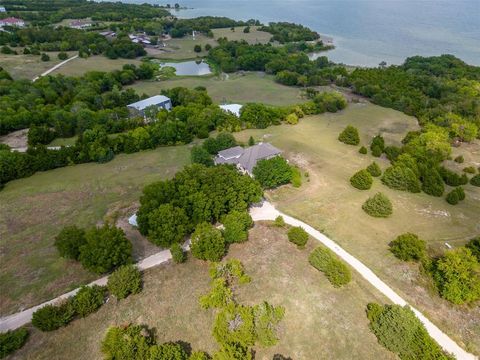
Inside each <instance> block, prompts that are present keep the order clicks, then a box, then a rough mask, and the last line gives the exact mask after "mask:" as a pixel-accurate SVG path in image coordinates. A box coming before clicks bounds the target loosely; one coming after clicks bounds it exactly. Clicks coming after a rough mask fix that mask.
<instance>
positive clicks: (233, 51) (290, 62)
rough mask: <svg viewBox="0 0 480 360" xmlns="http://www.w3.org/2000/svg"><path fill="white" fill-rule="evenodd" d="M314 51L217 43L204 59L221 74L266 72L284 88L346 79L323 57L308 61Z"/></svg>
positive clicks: (307, 46)
mask: <svg viewBox="0 0 480 360" xmlns="http://www.w3.org/2000/svg"><path fill="white" fill-rule="evenodd" d="M318 47H319V45H310V44H305V43H300V44H289V45H286V46H273V45H271V44H265V45H263V44H255V45H250V44H248V43H247V42H246V41H228V40H226V39H219V46H217V47H215V48H213V49H212V50H210V51H209V55H208V58H209V60H210V61H211V62H212V63H214V64H216V65H217V66H218V67H219V68H220V69H221V70H222V71H224V72H235V71H238V70H246V71H266V72H267V73H269V74H274V75H276V79H277V81H278V82H280V83H282V84H285V85H299V86H316V85H326V84H329V83H331V82H333V81H335V80H336V79H337V78H338V77H343V76H346V75H347V71H346V69H345V68H344V67H343V66H338V65H336V64H333V63H331V62H329V61H328V59H327V58H326V57H319V58H318V59H316V60H313V61H310V59H309V57H308V55H307V53H309V52H312V51H318V50H319V49H318Z"/></svg>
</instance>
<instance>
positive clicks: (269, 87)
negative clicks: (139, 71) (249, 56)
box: [132, 73, 305, 105]
mask: <svg viewBox="0 0 480 360" xmlns="http://www.w3.org/2000/svg"><path fill="white" fill-rule="evenodd" d="M176 86H184V87H188V88H194V87H196V86H204V87H205V88H206V89H207V91H208V94H209V95H210V96H211V97H212V99H213V101H214V102H215V103H218V104H220V103H241V104H244V103H248V102H261V103H265V104H271V105H291V104H296V103H299V102H303V101H305V99H303V98H302V97H301V90H300V88H295V87H290V86H285V85H281V84H278V83H276V82H275V81H274V80H273V76H270V75H266V74H264V73H246V74H244V75H241V74H231V75H229V78H228V79H226V80H224V79H220V78H218V77H215V76H210V77H177V78H173V79H170V80H165V81H141V82H137V83H135V84H134V85H133V86H132V87H133V88H134V89H135V90H136V91H137V92H138V93H140V94H142V93H146V94H147V95H150V96H153V95H157V94H159V93H160V91H161V90H162V89H169V88H172V87H176Z"/></svg>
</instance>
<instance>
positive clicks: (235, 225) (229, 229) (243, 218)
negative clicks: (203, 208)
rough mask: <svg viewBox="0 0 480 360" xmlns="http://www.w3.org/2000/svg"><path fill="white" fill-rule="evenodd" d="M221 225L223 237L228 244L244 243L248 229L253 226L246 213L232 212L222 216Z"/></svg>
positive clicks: (250, 218)
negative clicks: (223, 228) (222, 226)
mask: <svg viewBox="0 0 480 360" xmlns="http://www.w3.org/2000/svg"><path fill="white" fill-rule="evenodd" d="M222 223H223V225H224V227H225V230H224V231H223V237H224V239H225V242H227V243H228V244H231V243H235V242H237V243H239V242H244V241H246V240H247V239H248V229H249V228H251V227H252V226H253V220H252V217H251V216H250V214H249V213H248V212H247V211H232V212H230V213H229V214H227V215H225V216H224V218H223V221H222Z"/></svg>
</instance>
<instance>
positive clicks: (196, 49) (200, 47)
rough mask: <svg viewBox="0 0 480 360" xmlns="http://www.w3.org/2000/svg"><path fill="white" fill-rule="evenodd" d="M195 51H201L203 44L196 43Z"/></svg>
mask: <svg viewBox="0 0 480 360" xmlns="http://www.w3.org/2000/svg"><path fill="white" fill-rule="evenodd" d="M193 51H195V52H196V53H199V52H202V46H201V45H198V44H197V45H195V46H194V47H193Z"/></svg>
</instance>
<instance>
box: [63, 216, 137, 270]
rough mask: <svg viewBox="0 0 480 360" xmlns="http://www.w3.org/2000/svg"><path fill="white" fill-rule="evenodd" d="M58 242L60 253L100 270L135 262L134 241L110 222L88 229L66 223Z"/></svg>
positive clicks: (112, 268) (87, 267)
mask: <svg viewBox="0 0 480 360" xmlns="http://www.w3.org/2000/svg"><path fill="white" fill-rule="evenodd" d="M55 246H56V248H57V250H58V252H59V254H60V256H62V257H64V258H66V259H72V260H78V261H80V262H81V264H82V265H83V267H85V268H86V269H88V270H90V271H92V272H94V273H97V274H103V273H107V272H110V271H112V270H114V269H115V268H117V267H119V266H122V265H125V264H129V263H131V262H132V244H131V243H130V241H129V240H128V239H127V237H126V236H125V233H124V232H123V230H122V229H120V228H117V227H115V226H110V225H108V224H105V225H104V226H102V227H93V228H91V229H88V230H86V231H85V230H83V229H81V228H78V227H76V226H67V227H65V228H63V229H62V230H61V231H60V233H59V234H58V235H57V236H56V238H55Z"/></svg>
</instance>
